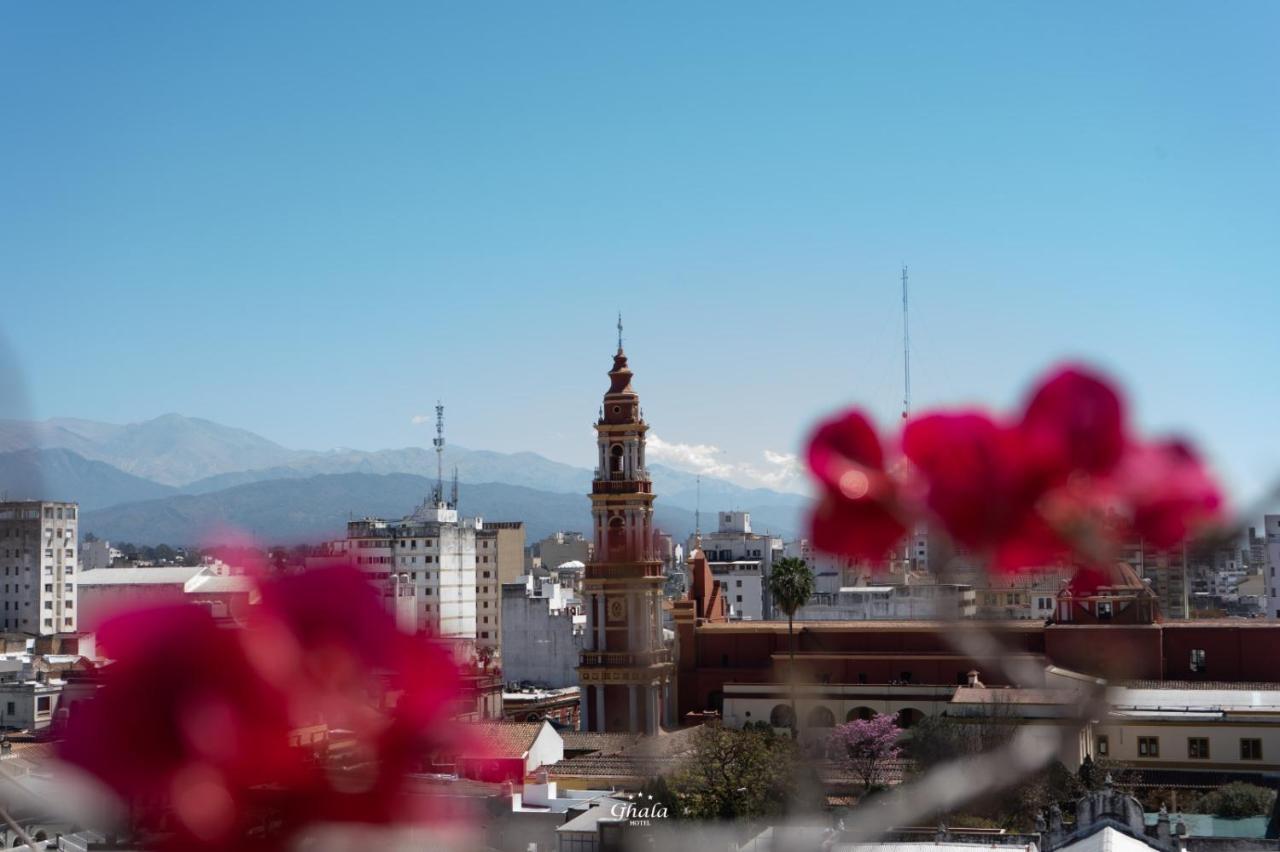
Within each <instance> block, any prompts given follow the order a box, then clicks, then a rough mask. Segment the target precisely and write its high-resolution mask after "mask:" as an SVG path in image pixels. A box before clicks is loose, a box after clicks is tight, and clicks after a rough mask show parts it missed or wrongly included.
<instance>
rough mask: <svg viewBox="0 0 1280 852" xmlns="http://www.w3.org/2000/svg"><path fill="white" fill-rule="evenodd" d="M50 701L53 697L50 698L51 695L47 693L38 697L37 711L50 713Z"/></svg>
mask: <svg viewBox="0 0 1280 852" xmlns="http://www.w3.org/2000/svg"><path fill="white" fill-rule="evenodd" d="M50 701H51V699H50V698H49V696H47V695H41V696H40V697H38V698H37V699H36V712H37V713H48V712H49V702H50Z"/></svg>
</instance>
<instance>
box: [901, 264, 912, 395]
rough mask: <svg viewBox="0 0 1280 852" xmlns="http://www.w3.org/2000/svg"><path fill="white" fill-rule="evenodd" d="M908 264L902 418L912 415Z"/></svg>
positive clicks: (904, 296)
mask: <svg viewBox="0 0 1280 852" xmlns="http://www.w3.org/2000/svg"><path fill="white" fill-rule="evenodd" d="M907 317H908V312H907V265H906V264H905V263H904V264H903V265H902V419H903V420H906V419H907V418H908V417H910V416H911V327H910V326H909V325H908V323H907Z"/></svg>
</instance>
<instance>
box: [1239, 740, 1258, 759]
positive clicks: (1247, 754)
mask: <svg viewBox="0 0 1280 852" xmlns="http://www.w3.org/2000/svg"><path fill="white" fill-rule="evenodd" d="M1240 759H1241V760H1262V740H1259V739H1253V738H1245V739H1242V740H1240Z"/></svg>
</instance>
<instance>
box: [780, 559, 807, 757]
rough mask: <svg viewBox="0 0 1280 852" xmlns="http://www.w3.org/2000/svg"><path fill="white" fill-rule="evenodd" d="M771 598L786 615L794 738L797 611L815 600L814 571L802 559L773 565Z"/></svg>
mask: <svg viewBox="0 0 1280 852" xmlns="http://www.w3.org/2000/svg"><path fill="white" fill-rule="evenodd" d="M769 594H770V596H771V597H772V598H773V605H774V606H776V607H777V608H778V609H780V610H782V611H783V612H785V613H786V614H787V641H788V644H789V646H790V648H791V653H790V657H791V665H790V672H791V738H792V739H795V738H796V737H798V736H799V734H800V729H799V721H798V720H799V715H798V714H797V713H796V679H797V673H796V628H795V619H796V610H798V609H800V607H802V606H804V605H805V604H806V603H808V602H809V598H811V597H813V570H812V569H811V568H810V567H809V566H808V564H807V563H805V561H804V560H803V559H796V558H795V557H792V556H786V557H783V558H782V559H779V560H778V561H777V562H775V563H773V570H772V572H771V573H770V574H769Z"/></svg>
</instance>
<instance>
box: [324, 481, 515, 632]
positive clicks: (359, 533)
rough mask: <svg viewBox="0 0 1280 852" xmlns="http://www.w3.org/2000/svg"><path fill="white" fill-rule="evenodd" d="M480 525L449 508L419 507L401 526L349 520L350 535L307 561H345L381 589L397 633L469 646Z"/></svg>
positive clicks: (376, 520)
mask: <svg viewBox="0 0 1280 852" xmlns="http://www.w3.org/2000/svg"><path fill="white" fill-rule="evenodd" d="M483 527H484V522H483V521H482V520H481V519H479V518H462V519H460V518H459V517H458V510H457V509H455V508H453V507H452V506H451V505H449V504H447V503H443V502H441V503H430V502H424V503H423V504H422V505H421V506H419V507H418V508H417V510H415V511H414V513H413V514H412V515H409V516H407V517H405V518H402V519H400V520H398V521H387V520H382V519H381V518H363V519H361V520H358V521H350V522H348V523H347V537H346V538H345V539H340V540H338V541H333V542H329V543H328V544H327V545H326V546H325V548H324V552H323V553H321V554H319V555H317V556H310V557H307V567H308V568H312V567H320V566H323V565H325V564H332V563H333V562H335V561H345V560H348V559H349V560H350V561H351V562H352V563H353V564H354V565H355V567H356V568H358V569H360V570H361V571H364V572H365V573H367V574H368V575H369V579H371V580H373V581H375V582H376V583H378V585H379V586H380V587H381V588H382V590H383V592H384V594H385V595H386V596H387V597H388V599H389V601H388V605H389V606H390V607H391V608H392V610H393V611H394V612H395V613H396V617H397V620H398V621H399V623H400V626H401V627H402V628H404V629H408V630H427V631H430V632H432V633H434V634H436V635H438V636H440V637H441V638H444V639H460V640H470V641H471V642H473V643H474V641H475V640H476V639H477V630H476V532H477V531H478V530H481V529H483ZM495 629H496V628H495Z"/></svg>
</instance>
